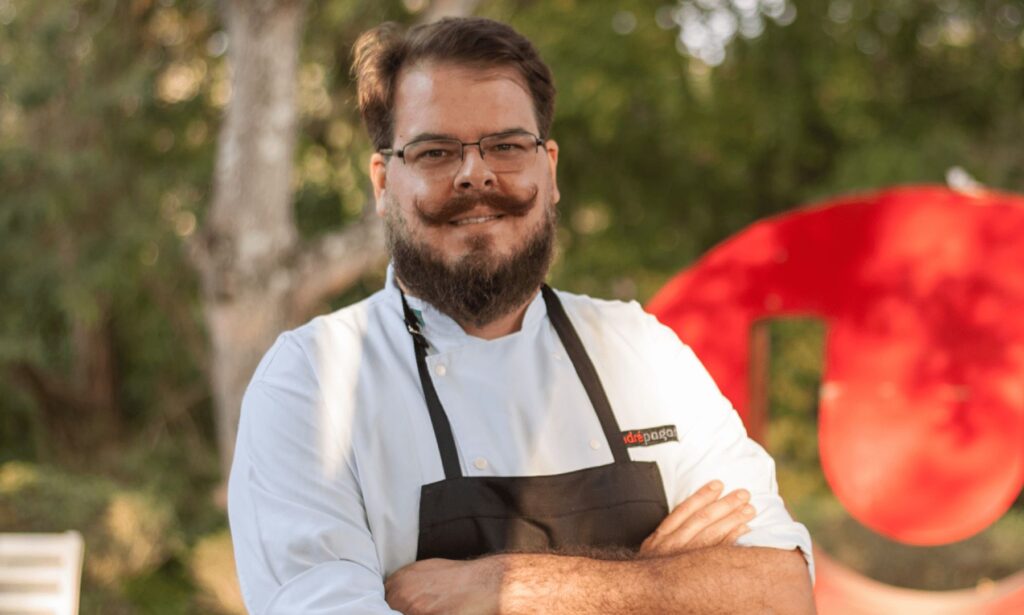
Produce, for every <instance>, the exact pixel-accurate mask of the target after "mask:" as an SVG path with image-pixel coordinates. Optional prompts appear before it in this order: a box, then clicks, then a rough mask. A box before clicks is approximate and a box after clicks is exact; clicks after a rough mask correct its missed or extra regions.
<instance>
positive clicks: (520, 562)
mask: <svg viewBox="0 0 1024 615" xmlns="http://www.w3.org/2000/svg"><path fill="white" fill-rule="evenodd" d="M354 71H355V74H356V77H357V79H358V82H359V105H360V110H361V112H362V115H363V118H364V121H365V123H366V126H367V129H368V131H369V134H370V138H371V140H372V141H373V144H374V147H375V150H376V153H374V154H373V156H372V157H371V160H370V175H371V178H372V181H373V188H374V193H375V196H376V203H377V211H378V213H379V214H380V215H381V216H383V218H384V221H385V223H386V227H387V237H388V247H389V249H390V253H391V258H392V261H391V266H390V267H389V268H388V276H387V282H386V286H385V288H384V289H383V290H381V291H379V292H378V293H376V294H375V295H373V296H372V297H370V298H369V299H366V300H365V301H362V302H360V303H357V304H355V305H352V306H349V307H347V308H344V309H342V310H339V311H337V312H335V313H333V314H329V315H327V316H322V317H319V318H316V319H314V320H313V321H312V322H310V323H308V324H307V325H305V326H303V327H300V328H298V329H296V330H294V331H290V332H288V333H285V334H283V335H282V336H281V337H280V338H279V339H278V340H277V342H276V343H275V344H274V346H273V347H272V348H271V349H270V351H269V352H268V353H267V354H266V356H265V357H264V359H263V361H262V362H261V364H260V366H259V367H258V368H257V370H256V373H255V375H254V377H253V380H252V383H251V384H250V386H249V389H248V391H247V393H246V397H245V400H244V402H243V407H242V419H241V425H240V427H239V434H238V447H237V449H236V454H235V460H234V465H233V467H232V472H231V479H230V489H229V513H230V520H231V529H232V536H233V539H234V546H235V554H236V562H237V566H238V573H239V577H240V581H241V586H242V591H243V595H244V597H245V601H246V604H247V606H248V608H249V609H250V610H252V611H253V612H256V613H332V614H334V613H361V614H362V613H369V614H373V613H393V612H395V611H398V612H402V613H407V614H419V613H626V612H628V613H668V612H694V613H698V612H709V613H710V612H714V613H721V612H753V611H757V612H761V611H766V610H770V611H782V612H794V613H797V612H799V613H806V612H813V610H814V605H813V600H812V597H811V581H810V579H811V576H810V569H811V566H812V560H811V545H810V537H809V536H808V534H807V531H806V529H805V528H804V527H803V526H802V525H800V524H798V523H795V522H794V521H793V520H792V519H791V518H790V516H789V515H788V513H787V512H786V510H785V508H784V506H783V503H782V501H781V499H780V498H779V496H778V493H777V486H776V482H775V477H774V465H773V463H772V460H771V458H770V457H769V456H768V455H767V454H766V453H765V451H764V450H763V449H762V448H761V447H759V446H758V445H757V444H755V443H754V442H752V441H751V440H749V439H748V438H747V436H746V433H745V431H744V429H743V426H742V424H741V422H740V420H739V418H738V416H737V415H736V413H735V411H734V410H733V409H732V408H731V406H730V405H729V403H728V401H727V400H725V399H724V398H723V397H722V395H721V394H720V393H719V391H718V390H717V388H716V387H715V385H714V383H713V382H712V381H711V379H710V377H709V376H708V374H707V372H706V371H705V370H704V368H703V367H702V366H701V364H700V362H699V361H698V360H697V359H696V357H695V356H694V355H693V353H692V352H691V351H690V350H689V348H688V347H686V346H685V345H683V344H682V343H680V341H679V340H678V338H677V337H676V336H675V334H674V333H673V332H672V331H670V330H669V329H667V328H665V327H663V326H662V325H660V324H659V323H658V322H657V321H656V320H655V319H654V318H653V317H651V316H649V315H647V314H645V313H644V312H643V311H642V310H641V308H640V307H639V306H638V305H637V304H636V303H630V304H625V303H619V302H609V301H600V300H596V299H591V298H589V297H585V296H580V295H574V294H570V293H566V292H562V291H554V290H552V289H551V288H549V287H548V286H546V285H545V284H544V279H545V276H546V274H547V271H548V267H549V265H550V263H551V259H552V253H553V249H554V239H555V227H556V204H557V203H558V200H559V192H558V186H557V183H556V170H557V167H558V145H557V144H556V143H555V141H553V140H551V139H550V129H551V120H552V115H553V110H554V97H555V89H554V85H553V82H552V79H551V74H550V71H549V70H548V68H547V66H546V65H545V64H544V63H543V62H542V61H541V59H540V58H539V56H538V55H537V52H536V51H535V49H534V48H533V46H532V45H531V44H530V42H529V41H527V40H526V39H525V38H524V37H522V36H521V35H520V34H518V33H517V32H515V31H514V30H513V29H512V28H510V27H509V26H507V25H505V24H501V23H498V22H494V21H490V20H486V19H448V20H443V21H441V22H438V23H435V24H431V25H428V26H422V27H419V28H415V29H413V30H411V31H410V32H408V33H403V32H401V31H399V30H398V28H396V27H395V26H393V25H390V24H385V25H383V26H380V27H378V28H376V29H374V30H372V31H370V32H368V33H366V34H364V35H363V36H362V37H361V38H360V40H359V41H358V42H357V44H356V54H355V66H354ZM670 511H671V512H670Z"/></svg>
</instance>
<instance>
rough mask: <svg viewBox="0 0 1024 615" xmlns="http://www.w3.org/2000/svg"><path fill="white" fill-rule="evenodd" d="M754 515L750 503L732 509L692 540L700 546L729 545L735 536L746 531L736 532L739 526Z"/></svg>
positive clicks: (744, 524) (742, 525)
mask: <svg viewBox="0 0 1024 615" xmlns="http://www.w3.org/2000/svg"><path fill="white" fill-rule="evenodd" d="M754 515H755V510H754V507H753V506H751V505H750V504H745V505H743V506H740V507H738V508H736V509H733V510H732V511H731V512H730V513H729V514H727V515H726V516H724V517H722V518H721V519H719V520H718V521H716V522H715V523H712V524H711V525H709V526H707V527H706V528H704V529H703V530H702V531H700V532H699V533H698V534H697V535H696V536H694V538H693V542H694V543H695V544H697V545H698V546H700V547H710V546H714V545H731V544H733V543H735V542H736V538H739V537H740V536H741V535H742V534H743V533H746V532H742V533H740V534H736V532H737V531H738V530H739V529H740V528H743V527H746V524H747V522H748V521H751V520H752V519H753V518H754ZM748 531H749V530H748Z"/></svg>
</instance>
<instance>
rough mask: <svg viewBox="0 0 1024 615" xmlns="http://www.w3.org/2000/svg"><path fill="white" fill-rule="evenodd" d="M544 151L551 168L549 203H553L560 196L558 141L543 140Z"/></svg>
mask: <svg viewBox="0 0 1024 615" xmlns="http://www.w3.org/2000/svg"><path fill="white" fill-rule="evenodd" d="M544 151H545V153H547V155H548V167H549V168H550V169H551V198H552V201H551V203H552V204H555V203H557V202H558V200H559V199H560V198H562V195H561V194H559V192H558V143H557V142H556V141H555V140H554V139H548V140H547V141H545V142H544Z"/></svg>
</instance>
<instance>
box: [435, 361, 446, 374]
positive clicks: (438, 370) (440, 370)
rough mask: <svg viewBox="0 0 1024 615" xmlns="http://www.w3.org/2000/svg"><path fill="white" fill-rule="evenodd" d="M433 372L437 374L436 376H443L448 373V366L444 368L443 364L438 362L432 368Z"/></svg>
mask: <svg viewBox="0 0 1024 615" xmlns="http://www.w3.org/2000/svg"><path fill="white" fill-rule="evenodd" d="M434 373H435V374H437V375H438V376H444V375H445V374H447V373H448V368H446V367H445V366H444V364H442V363H438V364H437V366H436V367H435V368H434Z"/></svg>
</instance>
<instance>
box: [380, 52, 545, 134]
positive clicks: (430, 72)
mask: <svg viewBox="0 0 1024 615" xmlns="http://www.w3.org/2000/svg"><path fill="white" fill-rule="evenodd" d="M460 108H461V109H460ZM394 113H395V117H394V119H395V136H396V137H399V136H404V137H407V138H408V137H411V136H413V135H412V134H409V133H418V132H421V131H433V132H437V131H439V130H446V128H445V127H442V126H436V125H426V124H435V123H437V122H441V123H446V124H447V123H452V122H455V123H461V122H468V121H471V120H473V119H476V120H478V121H482V120H488V119H493V120H494V121H495V122H497V123H499V124H502V129H504V128H505V127H506V125H510V124H509V122H510V121H511V122H513V123H514V124H516V127H517V128H521V129H524V130H530V131H534V130H536V119H535V117H534V112H533V99H532V97H531V96H530V90H529V87H528V86H527V85H526V81H525V79H524V78H523V76H522V75H521V74H520V72H519V71H518V70H517V69H516V68H515V67H513V66H474V65H471V64H462V63H452V62H438V61H421V62H417V63H416V64H414V65H411V66H409V67H406V68H403V69H402V71H401V72H400V73H399V75H398V79H397V80H396V90H395V100H394ZM520 124H522V125H520ZM487 129H488V130H491V129H493V127H490V128H487ZM402 133H406V134H402Z"/></svg>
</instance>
